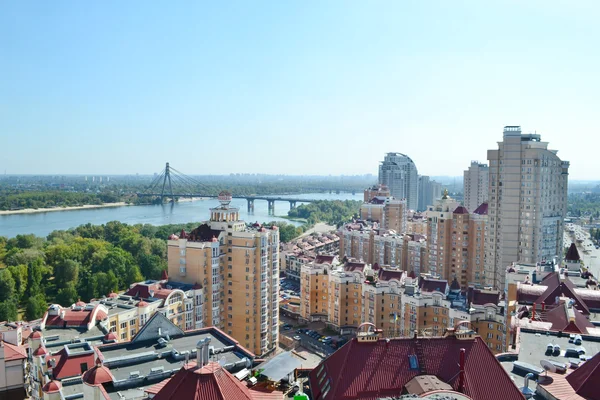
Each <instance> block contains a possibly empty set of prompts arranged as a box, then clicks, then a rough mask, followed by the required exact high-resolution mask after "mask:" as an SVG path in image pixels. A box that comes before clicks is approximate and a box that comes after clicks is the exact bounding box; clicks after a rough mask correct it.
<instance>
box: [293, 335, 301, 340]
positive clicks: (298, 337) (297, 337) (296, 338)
mask: <svg viewBox="0 0 600 400" xmlns="http://www.w3.org/2000/svg"><path fill="white" fill-rule="evenodd" d="M293 339H294V340H300V339H301V338H300V336H298V335H296V336H294V337H293Z"/></svg>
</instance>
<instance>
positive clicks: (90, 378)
mask: <svg viewBox="0 0 600 400" xmlns="http://www.w3.org/2000/svg"><path fill="white" fill-rule="evenodd" d="M82 380H83V382H85V383H87V384H89V385H101V384H103V383H108V382H114V380H115V378H114V377H113V375H112V373H111V372H110V370H109V369H108V368H107V367H105V366H104V365H102V364H101V363H100V361H99V360H96V365H94V366H93V367H92V368H90V369H89V370H87V371H86V372H85V374H83V377H82Z"/></svg>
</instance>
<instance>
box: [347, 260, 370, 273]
mask: <svg viewBox="0 0 600 400" xmlns="http://www.w3.org/2000/svg"><path fill="white" fill-rule="evenodd" d="M364 269H365V263H362V262H350V261H348V262H347V263H346V264H345V265H344V271H346V272H354V271H360V272H363V270H364Z"/></svg>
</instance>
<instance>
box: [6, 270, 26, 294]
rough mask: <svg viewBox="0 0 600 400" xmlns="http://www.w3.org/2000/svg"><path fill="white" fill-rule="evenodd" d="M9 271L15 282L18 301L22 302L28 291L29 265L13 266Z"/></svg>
mask: <svg viewBox="0 0 600 400" xmlns="http://www.w3.org/2000/svg"><path fill="white" fill-rule="evenodd" d="M8 270H9V271H10V273H11V274H12V277H13V279H14V280H15V291H16V295H17V297H18V300H19V301H21V300H22V299H23V297H24V296H25V291H26V290H27V265H23V264H21V265H11V266H10V267H8Z"/></svg>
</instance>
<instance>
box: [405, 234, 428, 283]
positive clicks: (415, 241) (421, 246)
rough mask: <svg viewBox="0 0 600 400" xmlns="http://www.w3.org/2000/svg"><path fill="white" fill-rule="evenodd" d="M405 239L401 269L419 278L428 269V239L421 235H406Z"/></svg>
mask: <svg viewBox="0 0 600 400" xmlns="http://www.w3.org/2000/svg"><path fill="white" fill-rule="evenodd" d="M403 239H404V246H403V248H402V262H401V264H400V269H402V270H404V271H408V272H409V273H413V274H415V276H419V275H420V274H421V272H424V271H423V269H426V268H425V267H426V265H425V262H426V259H427V238H426V237H425V236H423V235H419V234H406V235H404V237H403Z"/></svg>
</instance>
